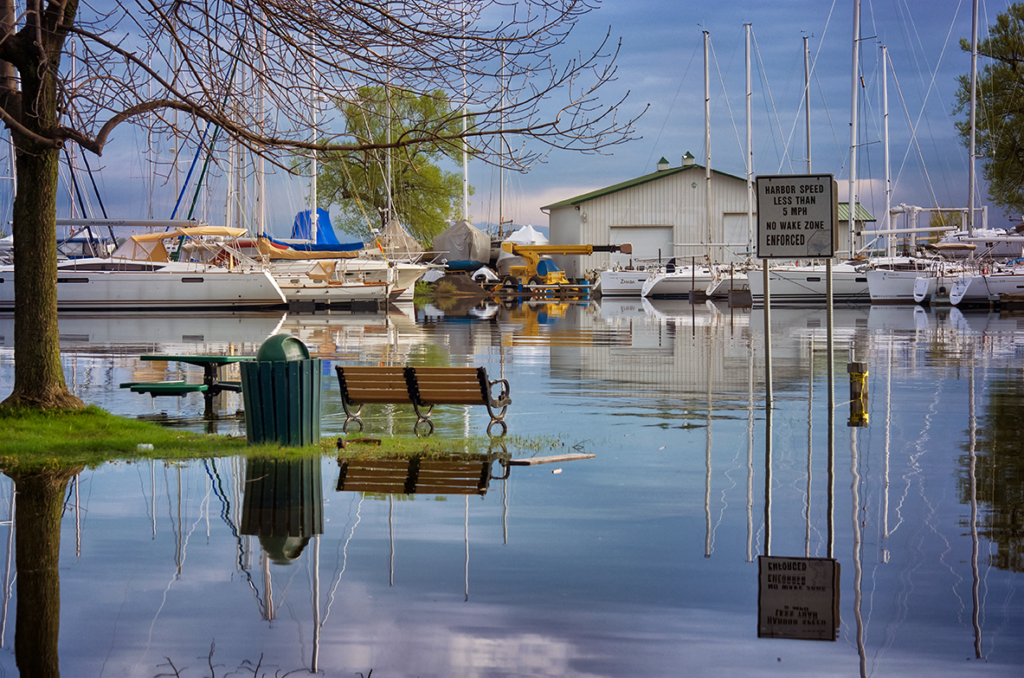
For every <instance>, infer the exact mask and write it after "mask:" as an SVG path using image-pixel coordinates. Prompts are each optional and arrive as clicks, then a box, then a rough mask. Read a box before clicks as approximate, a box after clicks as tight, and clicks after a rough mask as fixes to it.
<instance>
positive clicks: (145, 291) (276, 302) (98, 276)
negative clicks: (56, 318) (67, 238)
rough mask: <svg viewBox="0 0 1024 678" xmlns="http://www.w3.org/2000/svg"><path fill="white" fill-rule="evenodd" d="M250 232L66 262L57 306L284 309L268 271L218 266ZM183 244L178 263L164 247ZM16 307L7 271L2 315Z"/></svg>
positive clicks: (179, 232) (126, 247)
mask: <svg viewBox="0 0 1024 678" xmlns="http://www.w3.org/2000/svg"><path fill="white" fill-rule="evenodd" d="M244 233H245V231H244V230H243V229H231V228H226V227H221V226H192V227H186V228H178V229H174V230H170V231H163V232H159V233H150V234H141V235H133V236H131V237H129V238H128V239H127V240H125V241H124V243H122V244H121V246H120V247H118V249H117V250H115V251H114V253H113V254H112V255H111V256H110V257H109V258H98V257H88V258H81V259H70V260H67V261H64V262H61V263H59V264H58V265H57V308H58V310H110V309H123V310H131V311H137V310H142V309H146V308H159V309H172V310H183V309H197V308H203V309H214V308H232V309H243V308H245V309H253V308H270V307H276V306H282V305H284V304H285V303H286V302H285V297H284V295H283V294H282V292H281V288H280V287H278V285H277V283H276V282H275V281H274V278H273V277H272V276H271V275H270V274H269V273H268V272H267V271H266V270H263V269H262V268H260V267H241V266H238V267H233V268H226V267H223V266H221V265H219V264H220V263H221V260H218V257H219V256H221V253H223V251H224V250H223V245H224V244H225V243H226V242H229V241H230V240H231V239H233V238H238V237H239V236H241V235H243V234H244ZM179 242H180V245H179V246H178V251H179V253H182V256H180V257H179V260H177V261H174V260H172V258H171V256H170V255H169V254H168V249H167V244H165V243H179ZM171 247H172V249H173V245H171ZM185 253H188V255H187V256H185ZM186 259H187V260H186ZM13 308H14V266H0V310H10V309H13Z"/></svg>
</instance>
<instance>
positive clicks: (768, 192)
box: [757, 174, 839, 259]
mask: <svg viewBox="0 0 1024 678" xmlns="http://www.w3.org/2000/svg"><path fill="white" fill-rule="evenodd" d="M838 212H839V202H838V199H837V190H836V182H835V179H834V178H833V176H832V175H831V174H813V175H783V176H759V177H757V256H758V258H760V259H823V258H829V257H831V256H833V254H834V253H835V225H836V221H838Z"/></svg>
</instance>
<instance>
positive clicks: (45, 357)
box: [0, 0, 642, 408]
mask: <svg viewBox="0 0 1024 678" xmlns="http://www.w3.org/2000/svg"><path fill="white" fill-rule="evenodd" d="M101 4H103V3H101ZM595 6H596V5H595V3H593V2H591V0H517V2H515V3H511V4H510V3H507V2H505V1H504V0H464V1H463V2H459V3H436V2H431V3H420V2H410V1H409V0H394V1H392V2H386V3H381V2H360V1H357V0H333V1H332V2H306V1H299V0H279V1H277V2H274V3H271V4H266V3H238V2H228V1H226V0H205V1H204V2H199V3H188V2H161V1H158V2H140V3H117V5H116V10H117V11H112V10H111V7H114V6H113V5H111V6H110V7H107V6H106V5H105V4H103V6H101V7H98V8H97V7H95V6H93V5H90V4H88V3H85V2H81V0H27V2H26V3H25V4H24V5H21V4H19V3H16V2H15V1H14V0H0V122H2V124H3V125H4V126H5V127H6V128H7V129H8V130H9V131H10V133H11V138H12V141H13V145H14V147H15V156H16V162H15V173H16V176H17V186H18V194H17V196H16V197H15V200H14V211H13V232H14V241H15V242H14V245H15V246H14V269H15V272H14V276H13V278H14V296H15V302H14V328H15V329H14V386H13V389H12V391H11V394H10V395H9V396H8V397H7V398H6V399H5V400H4V401H3V403H2V405H4V406H17V405H23V406H31V407H36V408H54V407H81V406H82V402H81V400H79V399H78V398H76V397H75V396H74V395H73V394H71V393H70V391H69V390H68V388H67V385H66V383H65V381H64V369H63V365H62V364H61V356H60V342H59V333H58V325H57V236H56V216H57V213H56V210H57V190H58V184H57V177H58V170H59V165H60V162H61V155H60V154H61V150H62V149H63V148H65V147H66V146H67V145H69V144H76V145H77V146H79V147H80V148H81V149H82V150H83V151H85V152H89V153H93V154H95V155H97V156H98V155H101V154H102V153H103V151H104V149H105V148H106V146H107V142H108V140H109V139H110V138H111V135H112V134H113V133H114V132H115V131H117V128H118V127H120V126H122V125H125V124H128V125H138V126H145V127H147V128H148V129H149V131H151V132H152V133H153V134H154V135H156V136H158V137H160V136H163V137H170V136H174V137H177V138H179V139H180V140H182V142H183V143H184V142H186V141H188V142H189V143H194V140H195V139H198V138H200V137H202V136H203V134H202V132H203V131H204V129H205V127H206V126H207V124H212V125H214V126H216V128H217V129H218V130H219V132H220V139H221V140H222V141H225V140H228V141H232V142H236V143H237V144H239V145H240V146H241V147H242V148H245V149H246V150H247V151H248V152H250V153H252V154H256V155H259V156H261V157H262V158H264V159H266V160H267V161H269V162H271V163H275V164H277V165H278V166H280V167H282V168H285V169H287V166H288V162H289V160H290V159H291V158H293V157H294V155H295V153H296V152H297V151H305V152H307V153H312V152H313V151H316V152H317V154H318V155H319V154H326V153H330V152H333V151H369V150H375V149H381V148H383V147H384V146H382V145H381V144H379V143H375V142H373V141H371V140H367V139H363V140H355V141H353V139H352V137H351V136H350V135H349V134H348V133H347V132H346V131H345V130H340V129H336V128H335V126H334V121H333V120H331V119H329V118H328V119H321V118H319V116H314V115H312V113H311V111H312V105H311V102H313V101H316V100H319V97H320V96H321V95H322V94H323V93H324V92H331V93H334V94H336V95H337V94H338V93H349V92H351V93H355V92H357V91H358V88H360V87H382V86H383V85H385V84H387V85H389V86H391V87H394V88H396V89H399V90H405V91H408V92H410V93H414V94H416V95H417V96H418V95H423V94H430V93H433V92H436V91H438V90H442V91H445V92H459V96H460V101H463V100H465V102H466V108H467V109H468V110H470V111H472V115H473V117H474V120H475V123H476V124H475V125H474V127H473V129H472V132H471V133H469V134H466V133H464V132H463V131H462V127H461V125H459V126H457V127H455V128H454V129H455V130H457V131H454V132H453V131H451V130H452V129H453V128H452V126H451V124H450V123H451V122H452V121H453V120H452V115H450V114H449V113H443V112H442V113H441V116H442V117H441V118H440V119H433V120H425V121H423V123H424V124H422V125H421V127H420V128H419V129H416V130H409V131H408V133H407V134H404V135H402V136H401V137H399V138H396V139H392V140H391V142H390V143H387V144H386V145H387V146H388V147H390V148H392V149H393V150H399V149H401V148H404V147H406V146H416V145H418V144H423V143H427V142H436V143H438V144H440V145H447V146H457V145H459V144H461V143H462V140H463V139H465V140H466V143H468V144H469V146H470V149H471V151H473V152H474V153H478V154H480V156H481V157H484V158H486V159H488V161H490V162H493V163H495V164H497V163H503V164H505V165H506V166H507V167H508V168H509V169H513V170H515V169H518V170H524V169H525V168H527V167H529V166H530V164H531V163H533V162H536V161H538V160H539V159H540V158H542V157H543V156H544V154H545V153H546V151H547V150H549V149H551V148H558V149H564V150H574V151H580V152H598V151H601V150H603V149H608V148H610V147H613V146H615V145H617V144H621V143H625V142H627V141H630V140H631V139H632V133H633V123H634V122H635V120H636V117H637V116H626V117H622V116H619V117H617V116H616V113H617V112H618V110H619V108H620V104H621V103H622V100H621V99H620V100H612V101H610V102H602V101H600V100H599V93H600V91H601V88H602V87H603V86H604V85H607V84H608V83H609V82H611V81H613V80H614V79H615V58H616V56H617V48H616V47H615V45H614V44H609V42H608V37H609V36H608V35H605V36H603V40H602V39H600V38H599V39H598V40H596V41H595V44H592V45H590V46H589V48H583V49H582V51H581V49H580V48H579V47H577V46H575V45H573V46H572V49H571V51H572V54H573V55H574V57H573V58H570V59H569V60H568V61H562V60H560V58H559V54H564V53H565V51H564V50H563V49H562V48H563V47H565V46H568V45H567V43H569V42H570V34H571V33H572V31H573V29H574V27H576V26H577V25H579V21H580V19H581V18H582V17H583V16H584V15H586V14H587V13H588V12H590V11H592V10H593V9H594V7H595ZM573 37H575V36H573ZM609 48H610V49H609ZM341 96H345V95H344V94H341ZM640 113H642V111H640ZM459 115H461V106H460V112H459V113H458V114H456V115H455V118H458V116H459ZM458 119H459V121H460V122H461V118H458ZM314 124H315V129H316V132H317V134H316V137H317V140H315V141H313V140H311V139H310V137H311V135H310V129H311V127H312V126H313V125H314ZM505 138H515V139H516V140H517V147H519V148H521V149H522V153H520V154H518V155H515V156H513V155H510V154H503V155H502V154H499V145H503V144H504V143H505V142H504V141H503V139H505ZM115 162H116V160H115ZM127 216H129V217H130V216H135V215H127Z"/></svg>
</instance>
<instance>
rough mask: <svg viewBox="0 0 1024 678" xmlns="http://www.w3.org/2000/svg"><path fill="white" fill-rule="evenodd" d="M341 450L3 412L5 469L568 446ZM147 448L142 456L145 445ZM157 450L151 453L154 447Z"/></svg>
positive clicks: (535, 448)
mask: <svg viewBox="0 0 1024 678" xmlns="http://www.w3.org/2000/svg"><path fill="white" fill-rule="evenodd" d="M342 439H343V440H346V444H345V446H344V448H343V449H341V448H339V446H338V444H337V440H338V439H337V438H333V437H332V438H324V439H323V440H321V443H320V444H319V445H310V446H306V447H280V446H278V445H247V444H246V440H245V438H244V437H233V436H223V435H208V434H202V433H192V432H183V431H178V430H174V429H169V428H165V427H163V426H161V425H159V424H156V423H153V422H148V421H141V420H138V419H128V418H125V417H118V416H115V415H113V414H110V413H109V412H106V411H104V410H102V409H100V408H99V407H96V406H95V405H90V406H89V407H86V408H85V409H84V410H48V411H40V410H35V409H28V408H0V469H12V468H15V467H17V468H21V469H26V468H35V467H58V466H78V465H83V466H87V467H94V466H98V465H100V464H103V463H106V462H109V461H115V460H117V461H124V460H141V459H162V460H173V459H197V458H204V457H225V456H235V455H244V456H250V457H275V458H288V457H308V456H310V455H316V454H320V455H325V456H330V457H340V458H349V459H353V458H367V457H391V458H396V457H398V458H401V457H412V456H426V457H432V456H452V455H466V454H486V453H493V454H508V455H511V456H521V455H526V456H529V455H530V453H533V454H536V453H537V452H540V451H543V450H549V449H555V448H557V447H559V446H561V445H562V443H561V442H560V441H559V440H558V439H556V438H551V437H538V438H524V437H522V436H508V437H504V438H500V439H491V438H488V437H483V436H479V437H474V438H459V439H452V438H441V437H437V436H431V437H429V438H417V437H415V436H411V435H410V436H405V437H373V438H370V437H368V436H364V435H362V434H359V435H358V436H352V437H351V438H348V439H345V437H342ZM140 444H141V445H145V446H147V447H146V448H145V449H140V448H139V445H140ZM149 445H152V449H149V448H148V446H149Z"/></svg>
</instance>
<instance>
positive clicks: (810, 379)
mask: <svg viewBox="0 0 1024 678" xmlns="http://www.w3.org/2000/svg"><path fill="white" fill-rule="evenodd" d="M804 40H805V41H806V38H804ZM809 353H810V358H811V359H810V360H808V361H807V362H808V364H809V365H810V370H809V374H808V375H807V528H806V530H805V531H804V557H805V558H810V557H811V478H812V474H811V451H812V450H813V449H814V436H813V433H814V417H813V414H814V341H813V340H812V341H811V345H810V350H809Z"/></svg>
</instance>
